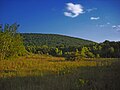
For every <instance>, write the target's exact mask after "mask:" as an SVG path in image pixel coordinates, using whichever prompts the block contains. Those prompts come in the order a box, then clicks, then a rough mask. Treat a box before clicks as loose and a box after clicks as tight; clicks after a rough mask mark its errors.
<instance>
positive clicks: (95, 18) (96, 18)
mask: <svg viewBox="0 0 120 90" xmlns="http://www.w3.org/2000/svg"><path fill="white" fill-rule="evenodd" d="M90 19H91V20H98V19H100V17H91V18H90Z"/></svg>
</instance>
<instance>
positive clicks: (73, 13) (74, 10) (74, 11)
mask: <svg viewBox="0 0 120 90" xmlns="http://www.w3.org/2000/svg"><path fill="white" fill-rule="evenodd" d="M66 5H67V7H66V9H67V11H66V12H64V15H65V16H68V17H72V18H74V17H77V16H78V15H80V14H83V13H84V12H83V6H82V5H81V4H73V3H67V4H66Z"/></svg>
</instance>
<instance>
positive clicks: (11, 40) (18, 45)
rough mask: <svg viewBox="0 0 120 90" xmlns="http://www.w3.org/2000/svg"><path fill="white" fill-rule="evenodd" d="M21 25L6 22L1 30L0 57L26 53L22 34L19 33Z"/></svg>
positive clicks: (4, 57)
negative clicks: (18, 29)
mask: <svg viewBox="0 0 120 90" xmlns="http://www.w3.org/2000/svg"><path fill="white" fill-rule="evenodd" d="M18 27H19V25H17V24H16V23H15V24H12V25H11V26H10V25H9V24H5V26H4V28H3V27H0V28H1V30H2V31H1V32H0V59H6V58H9V57H16V56H21V55H24V54H25V53H26V50H25V47H24V45H23V41H22V38H21V36H20V34H18V33H17V28H18Z"/></svg>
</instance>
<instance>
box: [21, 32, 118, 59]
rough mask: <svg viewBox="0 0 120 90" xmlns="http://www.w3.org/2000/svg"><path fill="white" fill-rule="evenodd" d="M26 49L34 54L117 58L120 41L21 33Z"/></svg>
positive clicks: (71, 57) (68, 57)
mask: <svg viewBox="0 0 120 90" xmlns="http://www.w3.org/2000/svg"><path fill="white" fill-rule="evenodd" d="M21 36H22V37H23V41H24V45H25V47H26V50H27V51H28V52H31V53H35V54H47V55H52V56H61V57H65V58H66V59H68V60H76V59H80V58H100V57H101V58H119V57H120V42H119V41H118V42H115V41H108V40H105V41H104V42H102V43H96V42H93V41H89V40H84V39H80V38H74V37H70V36H65V35H58V34H39V33H21Z"/></svg>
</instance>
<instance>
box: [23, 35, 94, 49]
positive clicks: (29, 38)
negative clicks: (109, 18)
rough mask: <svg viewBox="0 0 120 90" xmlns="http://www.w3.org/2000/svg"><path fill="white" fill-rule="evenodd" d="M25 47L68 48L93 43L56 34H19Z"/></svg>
mask: <svg viewBox="0 0 120 90" xmlns="http://www.w3.org/2000/svg"><path fill="white" fill-rule="evenodd" d="M21 35H22V37H23V40H24V44H25V46H27V45H35V46H43V45H47V46H49V47H56V46H60V45H64V46H66V47H68V46H83V45H89V44H93V43H95V42H93V41H89V40H85V39H81V38H75V37H70V36H65V35H58V34H40V33H21Z"/></svg>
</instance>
